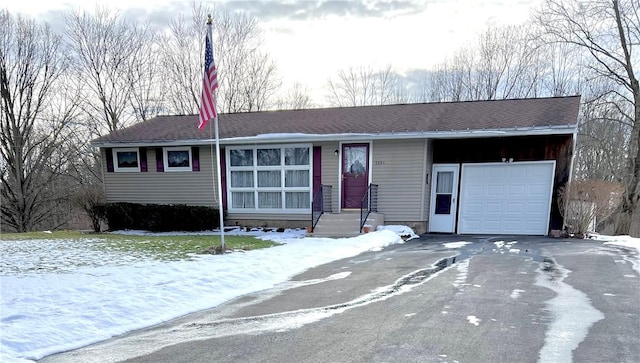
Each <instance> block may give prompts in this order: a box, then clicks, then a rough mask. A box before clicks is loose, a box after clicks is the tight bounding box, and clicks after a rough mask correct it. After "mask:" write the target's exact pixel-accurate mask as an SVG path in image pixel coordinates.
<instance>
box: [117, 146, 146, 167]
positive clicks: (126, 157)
mask: <svg viewBox="0 0 640 363" xmlns="http://www.w3.org/2000/svg"><path fill="white" fill-rule="evenodd" d="M113 170H114V171H115V172H119V173H121V172H140V151H139V150H138V148H137V147H135V148H114V149H113Z"/></svg>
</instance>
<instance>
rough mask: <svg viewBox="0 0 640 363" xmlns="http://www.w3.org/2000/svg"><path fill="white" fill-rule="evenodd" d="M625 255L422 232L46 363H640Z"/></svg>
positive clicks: (533, 240)
mask: <svg viewBox="0 0 640 363" xmlns="http://www.w3.org/2000/svg"><path fill="white" fill-rule="evenodd" d="M456 242H468V243H467V244H463V243H458V244H456ZM633 253H634V252H633V251H630V250H627V249H625V248H623V247H618V246H613V245H604V244H603V243H602V242H599V241H589V240H563V239H551V238H545V237H523V236H517V237H509V236H498V237H489V236H455V235H454V236H451V235H425V236H423V237H422V238H421V239H418V240H412V241H408V242H407V243H405V244H402V245H394V246H391V247H389V248H386V249H384V250H383V251H378V252H368V253H364V254H361V255H358V256H355V257H353V258H348V259H344V260H339V261H335V262H333V263H329V264H326V265H322V266H319V267H316V268H313V269H311V270H309V271H307V272H305V273H303V274H300V275H298V276H296V277H295V278H293V279H292V280H291V281H289V282H288V283H286V284H283V285H281V286H279V287H278V288H276V289H271V290H267V291H262V292H259V293H255V294H251V295H247V296H244V297H242V298H239V299H236V300H234V301H231V302H229V303H227V304H224V305H222V306H219V307H217V308H215V309H211V310H208V311H203V312H200V313H198V314H193V315H190V316H187V317H184V318H181V319H178V320H175V321H172V322H169V323H167V324H163V325H160V326H156V327H153V328H150V329H146V330H142V331H137V332H133V333H130V334H127V335H125V336H122V337H119V338H115V339H112V340H109V341H107V342H104V343H100V344H96V345H93V346H89V347H86V348H82V349H79V350H76V351H72V352H68V353H63V354H58V355H54V356H50V357H46V358H45V359H43V360H42V361H43V362H79V361H82V362H92V361H94V362H108V361H127V362H240V361H241V362H571V361H574V362H640V276H639V275H638V272H637V270H635V269H634V268H633V264H634V263H635V264H637V263H638V256H637V255H634V254H633ZM636 268H637V267H636Z"/></svg>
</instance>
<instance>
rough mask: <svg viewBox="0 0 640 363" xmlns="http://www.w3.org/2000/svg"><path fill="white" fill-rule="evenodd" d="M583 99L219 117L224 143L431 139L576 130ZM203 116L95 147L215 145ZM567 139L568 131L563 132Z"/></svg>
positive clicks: (166, 120)
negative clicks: (278, 137) (294, 138)
mask: <svg viewBox="0 0 640 363" xmlns="http://www.w3.org/2000/svg"><path fill="white" fill-rule="evenodd" d="M579 107H580V97H579V96H571V97H552V98H531V99H512V100H493V101H465V102H442V103H417V104H400V105H384V106H363V107H344V108H318V109H306V110H286V111H265V112H249V113H234V114H220V115H219V132H220V139H221V140H222V142H224V140H225V139H227V140H228V139H233V138H251V137H256V136H258V135H266V134H307V135H317V136H322V135H339V134H352V135H356V134H363V135H381V134H398V133H400V134H425V133H427V134H432V136H433V135H438V134H439V133H449V134H450V133H452V132H453V133H456V132H469V131H473V130H509V129H530V130H533V129H536V128H538V129H539V128H550V129H553V128H564V129H567V128H569V129H571V128H573V129H575V128H576V126H577V119H578V110H579ZM197 125H198V115H181V116H157V117H154V118H152V119H150V120H147V121H144V122H141V123H138V124H136V125H133V126H131V127H128V128H126V129H123V130H118V131H115V132H113V133H111V134H109V135H106V136H103V137H100V138H98V139H96V140H94V141H93V144H94V145H98V146H100V145H105V144H127V143H149V144H153V143H167V142H175V141H190V142H197V141H205V140H210V139H211V135H210V132H207V131H204V132H203V131H200V130H198V128H197ZM564 133H566V131H564Z"/></svg>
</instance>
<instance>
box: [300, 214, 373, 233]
mask: <svg viewBox="0 0 640 363" xmlns="http://www.w3.org/2000/svg"><path fill="white" fill-rule="evenodd" d="M382 224H384V215H383V214H380V213H371V214H369V217H368V218H367V221H366V223H365V225H366V226H368V227H369V230H370V231H375V230H376V228H377V227H378V226H379V225H382ZM360 234H361V233H360V211H356V212H351V211H349V212H343V213H325V214H323V215H322V216H321V217H320V220H319V221H318V224H317V225H316V227H315V228H314V230H313V233H307V236H310V237H330V238H338V237H354V236H358V235H360Z"/></svg>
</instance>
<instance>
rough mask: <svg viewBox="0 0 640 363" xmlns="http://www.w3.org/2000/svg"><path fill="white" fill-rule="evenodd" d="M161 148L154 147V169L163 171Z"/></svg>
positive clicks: (159, 171)
mask: <svg viewBox="0 0 640 363" xmlns="http://www.w3.org/2000/svg"><path fill="white" fill-rule="evenodd" d="M162 157H163V156H162V148H161V147H157V148H156V171H157V172H158V173H162V172H163V171H164V161H163V160H162Z"/></svg>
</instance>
